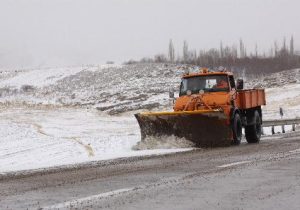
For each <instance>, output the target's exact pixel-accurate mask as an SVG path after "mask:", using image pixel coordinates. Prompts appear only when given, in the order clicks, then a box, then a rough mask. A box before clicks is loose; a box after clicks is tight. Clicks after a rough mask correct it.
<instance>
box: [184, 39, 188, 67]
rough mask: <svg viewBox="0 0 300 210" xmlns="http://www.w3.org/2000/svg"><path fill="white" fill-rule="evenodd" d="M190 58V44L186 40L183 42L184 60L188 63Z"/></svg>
mask: <svg viewBox="0 0 300 210" xmlns="http://www.w3.org/2000/svg"><path fill="white" fill-rule="evenodd" d="M188 58H189V46H188V43H187V41H185V40H184V42H183V62H184V63H186V62H187V61H188Z"/></svg>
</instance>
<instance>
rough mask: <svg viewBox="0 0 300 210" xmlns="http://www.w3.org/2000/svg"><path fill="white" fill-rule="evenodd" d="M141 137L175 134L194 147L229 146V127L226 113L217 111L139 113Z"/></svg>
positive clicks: (137, 115) (136, 115) (137, 116)
mask: <svg viewBox="0 0 300 210" xmlns="http://www.w3.org/2000/svg"><path fill="white" fill-rule="evenodd" d="M135 117H136V119H137V121H138V123H139V126H140V131H141V140H142V141H144V140H145V139H146V138H147V137H155V138H164V137H166V136H176V137H179V138H185V139H186V140H189V141H192V142H193V143H194V144H195V145H196V146H197V147H222V146H229V145H231V129H230V126H229V125H228V124H226V122H227V118H226V115H225V114H224V113H223V112H221V111H219V110H209V111H206V110H203V111H179V112H148V113H138V114H135Z"/></svg>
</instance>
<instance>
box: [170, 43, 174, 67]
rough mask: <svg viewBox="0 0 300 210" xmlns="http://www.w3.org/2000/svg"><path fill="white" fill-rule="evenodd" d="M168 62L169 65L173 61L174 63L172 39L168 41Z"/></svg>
mask: <svg viewBox="0 0 300 210" xmlns="http://www.w3.org/2000/svg"><path fill="white" fill-rule="evenodd" d="M169 61H170V62H171V63H174V61H175V49H174V45H173V41H172V39H170V42H169Z"/></svg>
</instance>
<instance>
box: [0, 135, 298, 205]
mask: <svg viewBox="0 0 300 210" xmlns="http://www.w3.org/2000/svg"><path fill="white" fill-rule="evenodd" d="M299 198H300V137H299V136H297V135H294V136H288V135H285V136H284V137H277V138H271V137H269V138H264V139H263V140H262V141H261V143H260V144H247V143H242V144H241V145H240V146H232V147H227V148H215V149H197V150H193V151H189V152H183V153H176V154H169V155H164V156H153V157H140V158H138V157H135V158H129V159H118V160H112V161H100V162H95V163H91V164H86V165H81V166H77V167H70V168H66V169H63V168H61V169H55V170H48V171H44V172H43V171H31V172H26V173H17V174H6V175H0V209H299V206H300V199H299Z"/></svg>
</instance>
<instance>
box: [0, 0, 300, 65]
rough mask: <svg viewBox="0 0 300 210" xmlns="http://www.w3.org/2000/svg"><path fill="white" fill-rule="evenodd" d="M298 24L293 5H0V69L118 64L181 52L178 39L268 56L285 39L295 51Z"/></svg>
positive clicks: (297, 4)
mask: <svg viewBox="0 0 300 210" xmlns="http://www.w3.org/2000/svg"><path fill="white" fill-rule="evenodd" d="M299 20H300V1H299V0H248V1H246V0H0V29H1V31H0V68H1V67H2V68H3V67H29V66H35V67H36V66H54V65H57V66H62V65H81V64H91V63H93V64H96V63H100V64H101V63H105V62H106V61H107V60H112V61H116V62H122V61H124V60H128V59H130V58H134V59H139V58H141V57H144V56H153V55H154V54H156V53H167V47H168V42H169V39H170V38H172V39H173V41H174V44H175V49H176V50H177V52H178V51H179V52H180V54H181V47H182V42H183V40H187V41H188V43H189V46H190V48H195V49H197V50H199V49H203V48H204V49H207V48H211V47H219V43H220V41H221V40H222V41H223V43H224V44H228V45H232V44H238V40H239V38H243V40H244V42H245V44H246V46H247V47H248V48H249V50H250V49H252V48H254V46H255V43H257V44H258V46H259V49H260V50H261V51H263V50H265V51H268V50H269V48H270V46H271V45H273V42H274V40H278V43H279V44H281V43H282V40H283V37H284V36H286V37H287V40H289V39H290V36H291V35H293V36H294V39H295V44H296V48H297V49H299V48H300V28H299ZM249 50H248V51H249ZM177 52H176V54H177Z"/></svg>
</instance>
